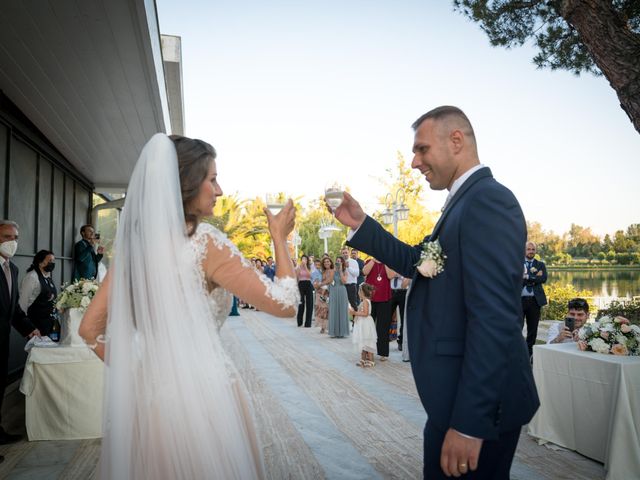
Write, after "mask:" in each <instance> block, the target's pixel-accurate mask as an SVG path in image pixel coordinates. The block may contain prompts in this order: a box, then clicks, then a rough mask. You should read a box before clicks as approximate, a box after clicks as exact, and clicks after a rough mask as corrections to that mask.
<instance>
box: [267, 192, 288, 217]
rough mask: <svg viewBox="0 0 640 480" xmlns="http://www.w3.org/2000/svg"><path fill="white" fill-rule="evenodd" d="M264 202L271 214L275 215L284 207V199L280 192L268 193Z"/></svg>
mask: <svg viewBox="0 0 640 480" xmlns="http://www.w3.org/2000/svg"><path fill="white" fill-rule="evenodd" d="M265 203H266V204H267V208H268V209H269V211H270V212H271V213H272V214H273V215H277V214H278V213H280V210H282V208H283V207H284V205H285V203H286V199H285V198H284V195H283V194H281V193H276V194H274V193H268V194H267V195H266V198H265Z"/></svg>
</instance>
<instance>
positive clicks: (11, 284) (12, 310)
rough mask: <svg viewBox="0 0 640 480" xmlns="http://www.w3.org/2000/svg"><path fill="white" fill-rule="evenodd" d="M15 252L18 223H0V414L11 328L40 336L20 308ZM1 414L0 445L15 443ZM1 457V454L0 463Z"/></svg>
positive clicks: (18, 437) (17, 436)
mask: <svg viewBox="0 0 640 480" xmlns="http://www.w3.org/2000/svg"><path fill="white" fill-rule="evenodd" d="M17 249H18V224H17V223H15V222H12V221H10V220H0V268H1V269H2V275H0V412H1V411H2V401H3V400H4V390H5V388H6V386H7V373H8V368H9V344H10V341H9V338H10V334H11V325H13V327H14V328H15V329H16V330H18V332H20V334H21V335H22V336H24V337H29V338H31V337H33V336H34V335H37V336H39V335H40V331H39V330H38V329H37V328H35V326H34V325H33V324H32V323H31V322H30V321H29V319H28V318H27V316H26V314H25V313H24V310H23V309H22V308H20V295H19V293H18V267H16V266H15V265H14V264H13V263H11V258H12V257H13V256H14V255H15V253H16V250H17ZM1 425H2V415H1V413H0V445H6V444H8V443H13V442H17V441H18V440H20V438H21V437H20V435H13V434H11V433H7V432H5V431H4V429H3V428H2V426H1ZM3 460H4V457H3V456H1V455H0V462H2V461H3Z"/></svg>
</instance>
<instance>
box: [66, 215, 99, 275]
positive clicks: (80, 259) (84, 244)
mask: <svg viewBox="0 0 640 480" xmlns="http://www.w3.org/2000/svg"><path fill="white" fill-rule="evenodd" d="M80 235H81V236H82V240H80V241H79V242H78V243H76V244H75V246H74V248H73V279H74V280H79V279H81V278H84V279H87V280H93V279H94V278H96V277H97V275H98V263H100V260H102V255H103V252H104V249H103V248H102V246H100V245H99V242H100V234H96V231H95V230H94V228H93V226H92V225H83V226H82V228H80Z"/></svg>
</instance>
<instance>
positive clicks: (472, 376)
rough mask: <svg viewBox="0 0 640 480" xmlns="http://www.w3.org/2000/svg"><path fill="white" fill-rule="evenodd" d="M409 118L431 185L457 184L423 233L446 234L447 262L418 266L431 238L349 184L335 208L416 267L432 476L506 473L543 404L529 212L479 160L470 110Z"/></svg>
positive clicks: (427, 465) (411, 300)
mask: <svg viewBox="0 0 640 480" xmlns="http://www.w3.org/2000/svg"><path fill="white" fill-rule="evenodd" d="M412 127H413V129H414V131H415V138H414V144H413V152H414V155H415V156H414V158H413V161H412V163H411V166H412V167H413V168H416V169H418V170H419V171H420V173H421V174H423V175H424V176H425V178H426V180H427V182H429V185H430V187H431V189H433V190H443V189H445V188H446V189H447V190H449V195H448V197H447V200H446V202H445V207H444V208H443V213H442V216H441V217H440V220H439V221H438V223H437V224H436V226H435V227H434V229H433V232H432V233H431V235H429V236H428V237H426V238H425V240H424V241H425V242H428V241H436V240H437V241H438V242H439V244H440V245H441V247H442V254H443V255H444V256H446V257H443V258H442V259H443V260H444V269H443V270H442V271H441V272H440V273H437V274H435V275H432V277H431V278H428V277H427V276H425V275H423V274H422V273H420V272H419V271H418V270H417V269H416V267H415V265H416V264H417V263H418V262H419V260H420V253H421V252H422V245H418V246H415V247H411V246H409V245H406V244H404V243H402V242H400V241H399V240H397V239H395V238H394V237H393V236H392V235H391V234H389V233H388V232H387V231H386V230H384V229H383V228H382V227H381V226H380V225H379V224H378V223H377V222H375V221H374V220H373V219H372V218H371V217H368V216H367V215H366V214H365V213H364V211H363V210H362V208H361V207H360V205H359V204H358V202H356V201H355V200H354V199H353V197H351V196H350V195H349V194H348V193H345V194H344V201H343V203H342V205H340V207H338V209H337V210H336V212H335V215H336V218H337V219H338V220H339V221H340V222H342V223H343V224H344V225H346V226H348V227H351V229H352V230H355V233H353V232H352V236H351V238H350V240H349V242H348V243H349V244H350V245H351V246H353V247H354V248H357V249H359V250H361V251H363V252H366V253H369V254H371V255H373V256H374V257H376V258H378V259H379V260H380V261H381V262H382V263H384V264H385V265H388V266H389V267H390V268H392V269H393V270H395V271H396V272H398V273H400V274H401V275H403V276H405V277H409V278H411V277H413V282H412V285H411V289H410V291H409V293H408V294H407V307H406V317H407V326H406V327H407V328H408V337H409V338H408V341H409V352H410V356H411V366H412V370H413V376H414V379H415V382H416V385H417V388H418V393H419V395H420V399H421V400H422V404H423V406H424V408H425V410H426V411H427V415H428V420H427V424H426V426H425V430H424V477H425V478H428V479H433V478H445V476H447V477H449V476H451V475H453V476H455V477H458V476H460V475H463V474H466V475H465V478H474V479H476V478H482V479H508V478H509V470H510V468H511V462H512V460H513V455H514V453H515V450H516V446H517V444H518V439H519V436H520V430H521V426H522V425H524V424H526V423H527V422H528V421H529V420H530V419H531V417H532V416H533V414H534V413H535V411H536V409H537V408H538V405H539V401H538V395H537V392H536V388H535V385H534V382H533V376H532V373H531V367H530V365H529V356H528V354H527V347H526V345H525V342H524V339H523V338H522V331H521V327H520V325H521V319H522V306H521V301H520V293H521V291H522V245H524V242H525V240H526V225H525V221H524V217H523V215H522V210H521V209H520V205H519V204H518V201H517V200H516V198H515V197H514V195H513V194H512V193H511V192H510V191H509V190H508V189H507V188H505V187H504V186H502V185H501V184H499V183H498V182H497V181H496V180H495V179H494V178H493V176H492V174H491V171H490V170H489V169H488V168H487V167H485V166H483V165H481V164H480V162H479V160H478V153H477V149H476V140H475V135H474V132H473V128H472V127H471V123H470V122H469V119H468V118H467V116H466V115H465V114H464V113H463V112H462V110H460V109H459V108H456V107H450V106H443V107H438V108H436V109H434V110H431V111H430V112H428V113H426V114H424V115H423V116H421V117H420V118H419V119H418V120H416V122H415V123H414V124H413V125H412ZM420 270H421V271H425V272H426V273H427V275H429V274H431V273H433V272H429V271H428V270H429V268H426V269H424V268H420Z"/></svg>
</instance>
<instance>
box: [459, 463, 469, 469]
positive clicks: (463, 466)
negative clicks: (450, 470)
mask: <svg viewBox="0 0 640 480" xmlns="http://www.w3.org/2000/svg"><path fill="white" fill-rule="evenodd" d="M458 467H460V468H467V464H466V463H460V464H458Z"/></svg>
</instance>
